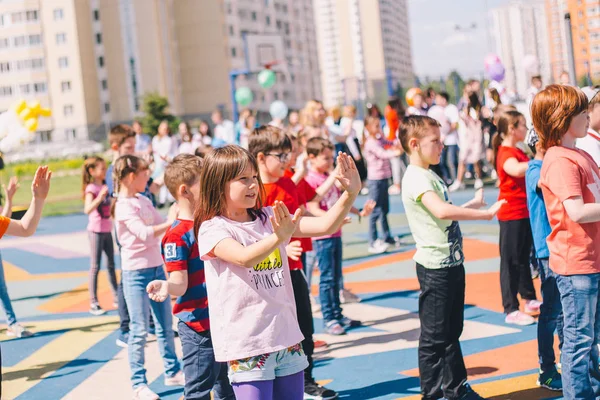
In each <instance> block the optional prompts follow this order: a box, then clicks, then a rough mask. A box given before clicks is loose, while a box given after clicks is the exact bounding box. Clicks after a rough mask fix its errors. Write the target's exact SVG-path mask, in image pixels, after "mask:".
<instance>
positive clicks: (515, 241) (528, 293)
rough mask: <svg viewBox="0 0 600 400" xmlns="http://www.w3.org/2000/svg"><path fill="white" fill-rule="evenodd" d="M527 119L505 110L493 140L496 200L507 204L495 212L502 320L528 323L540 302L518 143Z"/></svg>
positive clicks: (524, 164)
mask: <svg viewBox="0 0 600 400" xmlns="http://www.w3.org/2000/svg"><path fill="white" fill-rule="evenodd" d="M526 135H527V123H526V122H525V117H524V116H523V114H521V113H520V112H518V111H506V112H504V113H503V114H501V115H500V116H499V117H498V132H497V133H496V135H495V136H494V138H493V140H492V147H493V150H494V162H495V167H496V171H497V173H498V179H499V181H500V194H499V195H498V200H506V203H507V204H506V205H505V206H504V207H502V208H501V209H500V211H499V212H498V221H499V223H500V289H501V291H502V305H503V307H504V313H505V314H506V319H505V322H506V323H509V324H516V325H530V324H533V323H534V322H535V320H534V319H533V317H531V316H530V315H528V314H526V313H538V312H539V310H540V305H541V303H540V302H539V301H537V300H536V297H535V289H534V287H533V281H532V279H531V270H530V268H529V256H530V253H531V246H532V241H533V238H532V236H531V225H530V223H529V210H528V209H527V191H526V187H525V172H527V166H528V165H529V157H527V155H526V154H525V153H523V151H521V150H520V149H519V148H517V143H519V142H522V141H523V140H525V136H526ZM517 294H520V295H521V298H522V299H523V300H524V301H525V313H524V312H521V311H519V300H518V298H517Z"/></svg>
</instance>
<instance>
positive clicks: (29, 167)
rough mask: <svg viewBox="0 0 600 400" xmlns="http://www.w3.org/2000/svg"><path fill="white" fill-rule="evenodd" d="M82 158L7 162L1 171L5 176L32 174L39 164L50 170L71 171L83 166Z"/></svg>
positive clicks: (20, 176)
mask: <svg viewBox="0 0 600 400" xmlns="http://www.w3.org/2000/svg"><path fill="white" fill-rule="evenodd" d="M83 162H84V159H83V158H73V159H70V160H43V161H39V162H31V161H29V162H23V163H16V164H9V165H7V166H6V168H5V169H4V171H3V173H4V175H5V176H13V175H14V176H17V177H19V178H22V177H24V176H33V175H35V171H36V170H37V167H38V166H40V165H48V167H49V168H50V170H51V171H53V172H55V173H56V172H58V171H72V170H77V169H81V168H82V166H83Z"/></svg>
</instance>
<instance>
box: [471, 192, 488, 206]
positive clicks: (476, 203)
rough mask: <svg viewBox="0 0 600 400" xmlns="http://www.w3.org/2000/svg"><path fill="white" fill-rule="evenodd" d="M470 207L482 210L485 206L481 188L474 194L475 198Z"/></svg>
mask: <svg viewBox="0 0 600 400" xmlns="http://www.w3.org/2000/svg"><path fill="white" fill-rule="evenodd" d="M471 206H472V208H482V207H485V206H487V203H486V202H485V198H484V196H483V188H481V189H478V190H477V191H476V192H475V197H473V200H472V203H471Z"/></svg>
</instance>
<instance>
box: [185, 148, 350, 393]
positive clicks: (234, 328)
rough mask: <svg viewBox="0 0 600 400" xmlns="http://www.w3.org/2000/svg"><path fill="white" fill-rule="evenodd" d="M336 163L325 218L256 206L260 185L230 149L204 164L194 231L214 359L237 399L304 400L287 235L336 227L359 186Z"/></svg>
mask: <svg viewBox="0 0 600 400" xmlns="http://www.w3.org/2000/svg"><path fill="white" fill-rule="evenodd" d="M338 164H339V165H340V172H339V176H338V177H337V178H338V180H339V182H340V184H341V186H342V187H343V188H344V189H345V193H344V194H342V196H341V197H340V199H339V200H338V202H337V203H336V204H335V205H334V206H333V207H332V210H331V211H330V212H328V213H327V214H326V215H325V216H323V217H318V218H315V217H304V218H300V212H299V211H297V212H296V213H295V214H294V215H293V216H292V215H290V213H289V211H288V209H287V208H286V206H285V205H284V204H283V203H281V202H276V203H275V204H274V206H273V207H265V208H263V207H262V202H261V194H262V193H263V188H262V182H261V181H260V176H259V175H258V166H257V164H256V160H255V159H254V157H252V155H251V154H250V153H248V151H246V150H244V149H242V148H241V147H239V146H234V145H229V146H225V147H222V148H219V149H215V150H213V151H212V152H211V153H210V154H208V155H207V156H206V158H205V159H204V168H203V169H202V174H201V176H200V182H201V187H200V201H199V202H198V204H197V208H196V212H195V218H194V219H195V230H196V231H197V232H198V248H199V251H200V258H201V259H203V260H204V261H205V274H206V286H207V292H208V301H209V303H210V309H209V315H210V323H211V336H212V339H213V346H214V351H215V358H216V360H217V361H221V362H227V363H228V366H229V380H230V381H231V384H232V386H233V389H234V391H235V395H236V398H238V399H245V400H257V399H261V400H269V399H290V400H301V399H303V396H304V372H303V371H304V369H305V368H306V367H307V365H308V362H307V360H306V356H305V355H304V351H303V350H302V345H301V342H302V339H303V336H302V333H301V331H300V328H299V327H298V321H297V319H296V307H295V302H294V291H293V288H292V282H291V279H290V274H289V267H288V260H287V253H286V245H288V242H289V240H290V238H291V237H292V236H294V237H312V236H322V235H327V234H332V233H334V232H336V231H337V230H338V229H339V228H340V227H341V226H342V224H343V222H344V218H345V216H346V215H347V213H348V211H349V210H350V208H351V207H352V203H353V202H354V199H355V198H356V196H357V195H358V192H359V191H360V189H361V181H360V177H359V175H358V171H357V170H356V166H355V165H354V162H353V161H352V159H351V158H350V157H348V156H347V155H346V154H342V153H340V155H339V157H338Z"/></svg>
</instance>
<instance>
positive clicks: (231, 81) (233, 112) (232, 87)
mask: <svg viewBox="0 0 600 400" xmlns="http://www.w3.org/2000/svg"><path fill="white" fill-rule="evenodd" d="M237 77H238V75H237V73H236V72H235V71H231V72H230V73H229V89H230V90H231V92H230V93H231V119H232V121H233V123H234V124H235V123H236V122H237V120H238V105H237V101H235V79H236V78H237Z"/></svg>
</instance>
